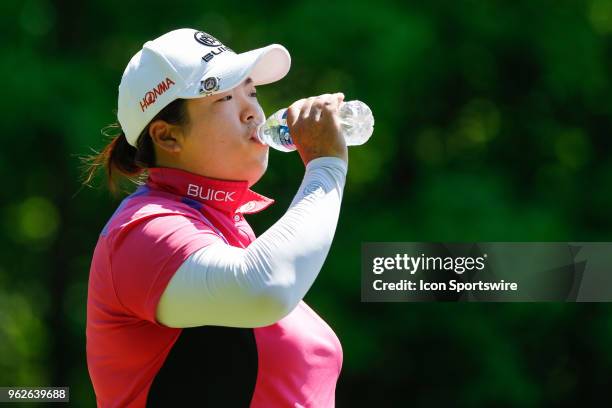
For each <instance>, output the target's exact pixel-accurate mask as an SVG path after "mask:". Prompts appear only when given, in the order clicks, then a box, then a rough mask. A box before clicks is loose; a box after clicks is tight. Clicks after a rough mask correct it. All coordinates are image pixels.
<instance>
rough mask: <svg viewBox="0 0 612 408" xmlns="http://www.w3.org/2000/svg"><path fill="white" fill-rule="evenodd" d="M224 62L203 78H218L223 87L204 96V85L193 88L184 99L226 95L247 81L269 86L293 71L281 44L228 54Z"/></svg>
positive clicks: (289, 59) (219, 63) (220, 86)
mask: <svg viewBox="0 0 612 408" xmlns="http://www.w3.org/2000/svg"><path fill="white" fill-rule="evenodd" d="M224 57H225V58H223V61H218V63H217V64H216V65H215V66H214V67H212V68H211V69H210V70H209V71H208V72H206V74H205V75H204V76H203V77H202V78H201V80H205V79H206V78H210V77H215V78H217V79H218V83H219V87H218V89H215V90H214V91H212V92H200V83H196V84H193V86H191V87H190V89H188V90H186V91H187V95H181V96H179V97H180V98H194V97H203V96H208V95H214V94H217V93H221V92H226V91H228V90H230V89H232V88H234V87H236V86H238V85H240V84H241V83H242V82H243V81H244V80H245V79H246V78H247V77H251V79H252V80H253V84H254V85H265V84H269V83H272V82H276V81H278V80H280V79H282V78H283V77H284V76H285V75H287V73H288V72H289V68H290V67H291V56H290V55H289V51H287V49H286V48H285V47H283V46H282V45H280V44H272V45H268V46H266V47H263V48H257V49H255V50H251V51H247V52H243V53H242V54H228V55H227V56H224Z"/></svg>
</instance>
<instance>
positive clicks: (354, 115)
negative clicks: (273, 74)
mask: <svg viewBox="0 0 612 408" xmlns="http://www.w3.org/2000/svg"><path fill="white" fill-rule="evenodd" d="M338 113H339V116H340V127H341V133H342V136H344V140H346V145H347V146H359V145H362V144H364V143H365V142H367V141H368V139H369V138H370V136H372V132H373V131H374V116H373V115H372V111H371V110H370V108H369V107H368V105H366V104H365V103H363V102H361V101H348V102H343V103H341V104H340V109H339V112H338ZM257 137H258V138H259V140H261V142H262V143H265V144H267V145H268V146H270V147H272V148H274V149H276V150H280V151H281V152H291V151H293V150H295V145H294V144H293V139H292V138H291V135H290V134H289V127H288V126H287V109H281V110H279V111H277V112H276V113H274V114H273V115H271V116H270V117H268V119H266V121H265V122H264V123H262V124H261V125H260V126H259V127H258V128H257Z"/></svg>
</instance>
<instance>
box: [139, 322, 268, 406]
mask: <svg viewBox="0 0 612 408" xmlns="http://www.w3.org/2000/svg"><path fill="white" fill-rule="evenodd" d="M257 368H258V367H257V344H256V342H255V333H254V331H253V329H250V328H246V329H245V328H234V327H220V326H203V327H193V328H188V329H183V331H182V332H181V335H180V336H179V338H178V340H177V341H176V343H175V344H174V346H173V347H172V350H170V353H169V354H168V357H167V359H166V361H165V362H164V365H163V366H162V367H161V369H160V370H159V372H158V373H157V375H156V377H155V379H154V380H153V383H152V384H151V388H150V390H149V395H148V398H147V407H238V408H239V407H248V406H249V404H250V402H251V399H252V397H253V391H254V390H255V383H256V381H257Z"/></svg>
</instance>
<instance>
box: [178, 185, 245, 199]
mask: <svg viewBox="0 0 612 408" xmlns="http://www.w3.org/2000/svg"><path fill="white" fill-rule="evenodd" d="M234 194H236V192H235V191H223V190H215V189H214V188H207V189H206V191H204V188H203V187H202V186H198V185H197V184H189V185H188V186H187V195H189V196H192V197H199V198H200V199H201V200H209V201H221V202H228V201H236V200H234V198H233V197H232V196H233V195H234Z"/></svg>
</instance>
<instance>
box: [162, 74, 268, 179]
mask: <svg viewBox="0 0 612 408" xmlns="http://www.w3.org/2000/svg"><path fill="white" fill-rule="evenodd" d="M186 104H187V105H186V109H187V113H188V115H189V124H188V125H187V126H184V127H182V129H181V133H182V135H183V137H181V138H180V139H179V140H180V144H181V146H180V151H179V152H178V154H173V155H172V160H178V161H179V162H180V163H177V164H175V165H174V167H180V168H183V169H185V170H188V171H190V172H192V173H196V174H200V175H203V176H206V177H212V178H217V179H225V180H247V181H248V182H249V186H252V185H253V184H255V183H256V182H257V181H258V180H259V179H260V178H261V176H262V175H263V174H264V173H265V171H266V168H267V166H268V150H269V149H268V146H267V145H264V144H262V143H261V142H259V140H258V139H257V137H256V136H255V133H254V132H255V131H256V129H257V125H258V124H259V123H262V122H263V121H264V120H265V117H264V113H263V110H262V109H261V106H259V102H258V101H257V97H256V94H255V86H254V85H253V82H252V80H251V78H247V79H246V80H245V81H244V82H243V83H242V84H241V85H238V86H237V87H235V88H233V89H231V90H229V91H227V92H223V93H219V94H216V95H212V96H207V97H203V98H195V99H188V100H187V101H186Z"/></svg>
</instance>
